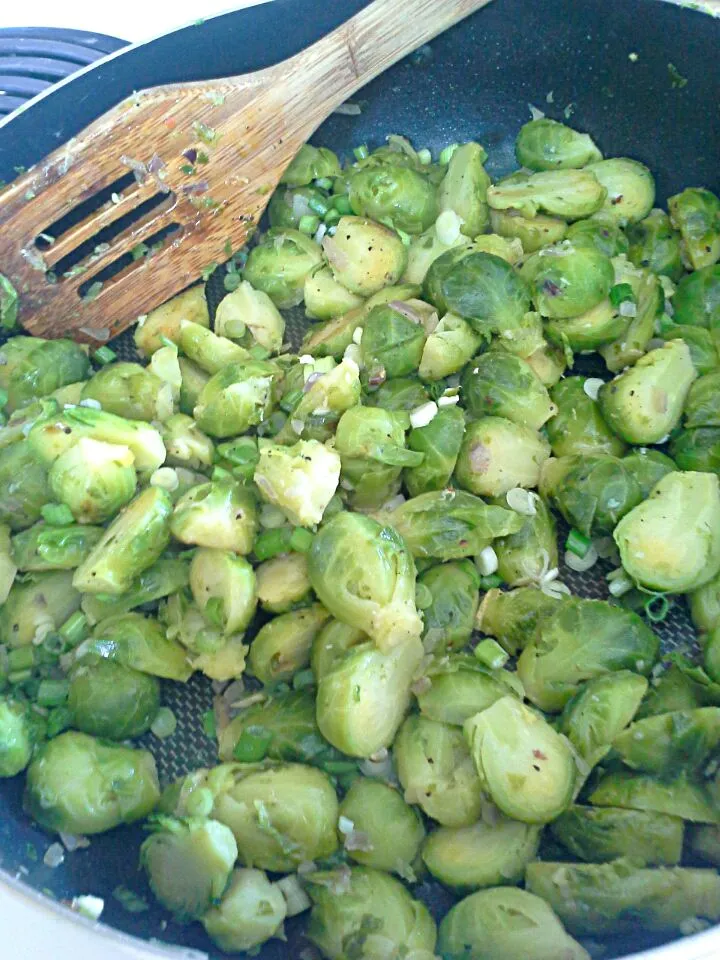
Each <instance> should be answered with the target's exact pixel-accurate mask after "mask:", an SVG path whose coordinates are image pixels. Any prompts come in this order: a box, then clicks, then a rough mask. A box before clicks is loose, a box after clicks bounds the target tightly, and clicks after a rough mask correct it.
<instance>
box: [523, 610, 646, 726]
mask: <svg viewBox="0 0 720 960" xmlns="http://www.w3.org/2000/svg"><path fill="white" fill-rule="evenodd" d="M658 643H659V641H658V638H657V637H656V636H655V634H654V633H653V632H652V630H650V629H649V628H648V627H646V626H645V624H644V623H643V621H642V620H641V619H640V617H639V616H637V614H635V613H632V612H631V611H629V610H625V609H623V608H621V607H614V606H611V605H610V604H609V603H606V602H605V601H604V600H579V599H576V598H572V599H568V600H566V601H563V602H562V603H560V604H558V605H557V607H556V608H555V610H554V611H552V612H549V613H548V615H547V616H545V617H543V618H541V619H540V620H539V622H538V627H537V633H536V636H535V638H534V639H533V641H532V642H531V643H530V644H529V645H528V646H526V647H525V649H524V650H523V652H522V654H521V655H520V659H519V660H518V675H519V677H520V680H521V681H522V684H523V686H524V687H525V692H526V694H527V697H528V699H529V700H531V701H532V702H533V703H534V704H536V706H538V707H540V709H541V710H545V711H546V712H548V713H554V712H557V711H559V710H562V708H563V707H564V706H565V704H566V703H567V702H568V700H570V699H571V697H573V696H574V695H575V694H576V693H577V692H578V689H579V686H580V684H581V683H582V682H583V681H584V680H591V679H592V678H593V677H600V676H603V675H604V674H608V673H612V672H613V671H616V670H632V671H634V672H636V673H640V674H643V675H647V674H649V673H650V671H651V669H652V666H653V664H654V662H655V659H656V657H657V653H658Z"/></svg>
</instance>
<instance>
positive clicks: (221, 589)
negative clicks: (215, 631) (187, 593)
mask: <svg viewBox="0 0 720 960" xmlns="http://www.w3.org/2000/svg"><path fill="white" fill-rule="evenodd" d="M190 589H191V590H192V594H193V598H194V600H195V603H196V604H197V606H198V608H199V609H200V610H202V611H203V613H204V614H205V616H206V617H207V618H208V619H209V620H210V621H211V622H212V623H213V624H215V625H216V626H219V627H221V628H222V630H223V632H224V633H226V634H231V633H240V632H242V631H243V630H244V629H245V628H246V627H247V626H248V624H249V623H250V621H251V620H252V618H253V616H254V614H255V607H256V605H257V597H256V593H255V573H254V571H253V568H252V567H251V566H250V564H249V563H248V562H247V560H245V559H244V558H243V557H238V556H237V555H236V554H234V553H233V552H232V551H230V550H217V549H214V548H209V547H204V548H203V547H201V548H200V549H198V550H196V551H195V554H194V555H193V558H192V561H191V563H190Z"/></svg>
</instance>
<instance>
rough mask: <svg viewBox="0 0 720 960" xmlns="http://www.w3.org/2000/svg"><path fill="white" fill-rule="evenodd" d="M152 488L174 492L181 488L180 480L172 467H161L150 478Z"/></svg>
mask: <svg viewBox="0 0 720 960" xmlns="http://www.w3.org/2000/svg"><path fill="white" fill-rule="evenodd" d="M150 486H151V487H162V489H163V490H168V491H170V492H172V491H173V490H177V488H178V487H179V486H180V478H179V477H178V475H177V473H175V471H174V470H173V468H172V467H159V468H158V469H157V470H156V471H155V472H154V473H153V474H152V476H151V477H150Z"/></svg>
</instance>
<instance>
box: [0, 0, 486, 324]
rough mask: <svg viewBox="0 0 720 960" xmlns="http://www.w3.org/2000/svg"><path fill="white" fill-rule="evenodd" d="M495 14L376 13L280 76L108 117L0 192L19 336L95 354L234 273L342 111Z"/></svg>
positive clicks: (154, 101)
mask: <svg viewBox="0 0 720 960" xmlns="http://www.w3.org/2000/svg"><path fill="white" fill-rule="evenodd" d="M488 2H489V0H375V2H374V3H372V4H370V5H369V6H368V7H366V8H365V9H364V10H362V11H361V12H360V13H358V14H357V15H356V16H355V17H353V18H352V19H351V20H349V21H348V22H347V23H345V24H343V26H341V27H339V28H338V29H337V30H335V31H333V32H332V33H330V34H329V35H328V36H326V37H324V38H323V39H322V40H320V41H319V42H318V43H316V44H314V45H313V46H312V47H309V48H308V49H307V50H305V51H303V52H302V53H300V54H298V55H297V56H294V57H292V58H291V59H289V60H286V61H284V62H283V63H279V64H278V65H277V66H275V67H270V68H268V69H266V70H261V71H259V72H257V73H251V74H245V75H244V76H239V77H229V78H227V79H224V80H214V81H211V82H207V83H205V82H202V83H186V84H174V85H171V86H166V87H153V88H151V89H149V90H143V91H140V92H139V93H138V94H137V95H135V96H133V97H132V98H131V99H129V100H126V101H125V102H124V103H121V104H120V105H119V106H117V107H115V108H113V109H112V110H110V111H109V112H108V113H106V114H104V115H103V116H102V117H100V118H99V119H98V120H96V121H95V122H94V123H92V124H91V125H90V126H89V127H87V128H86V129H85V130H84V131H83V132H82V133H81V134H79V135H78V136H77V137H76V138H74V139H73V140H70V141H69V142H68V143H67V144H65V146H63V147H60V148H59V149H58V150H55V151H54V152H53V153H52V154H50V156H48V157H46V159H45V160H43V161H42V162H41V163H38V164H36V165H35V166H34V167H33V168H32V169H31V170H29V171H28V172H27V173H26V174H24V175H23V176H21V177H20V178H19V179H18V180H16V181H15V182H14V183H13V184H11V185H10V186H9V187H8V188H6V190H5V191H4V192H3V193H2V194H0V273H3V274H4V275H5V276H6V277H7V278H8V279H9V280H10V281H11V282H12V283H13V285H14V286H15V288H16V290H17V291H18V294H19V301H20V304H19V320H20V322H21V323H22V325H23V327H24V328H25V329H26V330H27V331H29V332H30V333H33V334H37V335H39V336H44V337H58V336H71V337H74V338H76V339H79V340H85V341H89V342H96V343H97V342H102V341H105V340H107V339H109V338H110V337H114V336H116V335H117V334H118V333H120V332H122V331H123V330H124V329H125V328H126V327H128V326H129V325H130V324H131V323H133V322H134V321H135V319H136V318H137V317H138V316H139V315H141V314H143V313H147V312H148V310H149V309H151V308H152V307H155V306H157V305H158V304H160V303H162V302H163V301H165V300H167V299H168V298H169V297H171V296H173V294H175V293H177V292H178V291H180V290H182V289H183V288H184V287H186V286H187V285H188V284H189V283H191V282H192V281H193V280H196V279H197V278H198V277H199V276H200V275H201V273H202V271H203V268H205V267H207V266H208V264H211V263H213V262H217V263H220V262H223V261H225V260H227V259H228V257H229V253H230V251H231V250H236V249H238V248H239V247H241V246H242V244H243V243H244V242H245V240H246V239H247V236H248V232H249V230H250V229H251V228H252V227H253V226H254V225H255V224H256V223H257V222H258V220H259V219H260V216H261V215H262V212H263V210H264V209H265V207H266V205H267V202H268V200H269V199H270V195H271V193H272V191H273V190H274V189H275V187H276V186H277V183H278V181H279V180H280V177H281V176H282V173H283V171H284V169H285V168H286V167H287V165H288V163H289V162H290V160H292V158H293V157H294V155H295V154H296V153H297V151H298V149H299V148H300V146H301V145H302V143H303V142H304V141H305V140H306V139H307V138H308V137H309V136H310V134H311V133H312V132H313V130H315V129H316V127H317V126H318V125H319V124H320V123H321V122H322V121H323V120H324V119H325V118H326V117H327V116H328V115H329V114H330V113H331V112H332V111H333V110H334V108H335V107H336V106H338V104H340V103H341V102H342V101H343V100H344V99H346V98H347V97H349V96H351V95H352V94H353V93H355V92H356V91H357V90H358V89H359V88H360V87H362V86H364V85H365V84H366V83H367V82H368V81H370V80H372V78H373V77H375V76H377V75H378V74H379V73H380V72H381V71H382V70H384V69H386V68H387V67H389V66H391V65H392V64H393V63H395V62H396V61H397V60H399V59H400V58H401V57H403V56H404V55H405V54H408V53H410V52H411V51H412V50H414V49H416V48H417V47H418V46H420V45H421V44H423V43H425V42H427V41H428V40H430V39H432V38H433V37H434V36H436V35H437V34H438V33H441V32H442V31H443V30H445V29H447V28H448V27H450V26H452V24H454V23H457V22H458V21H459V20H461V19H462V18H463V17H466V16H468V15H469V14H470V13H472V12H473V11H475V10H478V9H479V8H480V7H483V6H484V5H485V4H486V3H488ZM83 205H85V209H84V210H83ZM88 209H89V210H90V211H91V212H87V211H88ZM160 240H164V243H163V245H162V246H161V247H160V249H158V251H157V252H156V253H155V254H154V255H153V256H152V257H150V258H148V257H146V256H142V255H141V254H142V251H143V250H145V249H147V246H149V245H154V244H156V243H158V242H159V241H160ZM143 244H144V245H145V246H142V245H143ZM134 258H135V259H134ZM118 261H119V262H118ZM118 267H121V269H119V271H118Z"/></svg>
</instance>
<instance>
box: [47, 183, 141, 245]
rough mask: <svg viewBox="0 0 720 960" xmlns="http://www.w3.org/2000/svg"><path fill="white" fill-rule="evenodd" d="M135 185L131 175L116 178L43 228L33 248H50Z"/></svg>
mask: <svg viewBox="0 0 720 960" xmlns="http://www.w3.org/2000/svg"><path fill="white" fill-rule="evenodd" d="M135 183H136V180H135V175H134V174H133V173H125V174H123V176H121V177H118V178H117V179H116V180H114V181H113V182H112V183H111V184H109V185H108V186H107V187H103V188H102V190H98V191H97V193H94V194H93V195H92V196H91V197H88V198H87V200H83V201H82V202H81V203H78V204H77V206H74V207H72V209H70V210H69V211H68V212H67V213H65V214H63V216H62V217H59V218H58V219H57V220H55V221H54V222H53V223H51V224H49V225H48V226H47V227H45V229H44V230H43V231H42V232H41V233H40V234H39V235H38V237H37V238H36V239H35V246H36V247H37V248H38V249H39V250H43V249H47V248H49V247H51V246H52V244H53V241H55V240H57V239H58V238H60V237H62V236H63V235H64V234H66V233H67V232H68V231H69V230H71V229H72V228H73V227H74V226H76V225H77V224H78V223H82V221H83V220H86V219H87V218H88V217H89V216H90V215H91V214H93V213H96V212H97V211H98V210H100V209H101V208H102V207H104V206H106V204H112V203H113V196H116V197H120V196H122V193H123V191H124V190H127V188H128V187H130V186H133V185H134V184H135ZM48 238H50V239H48Z"/></svg>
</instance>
